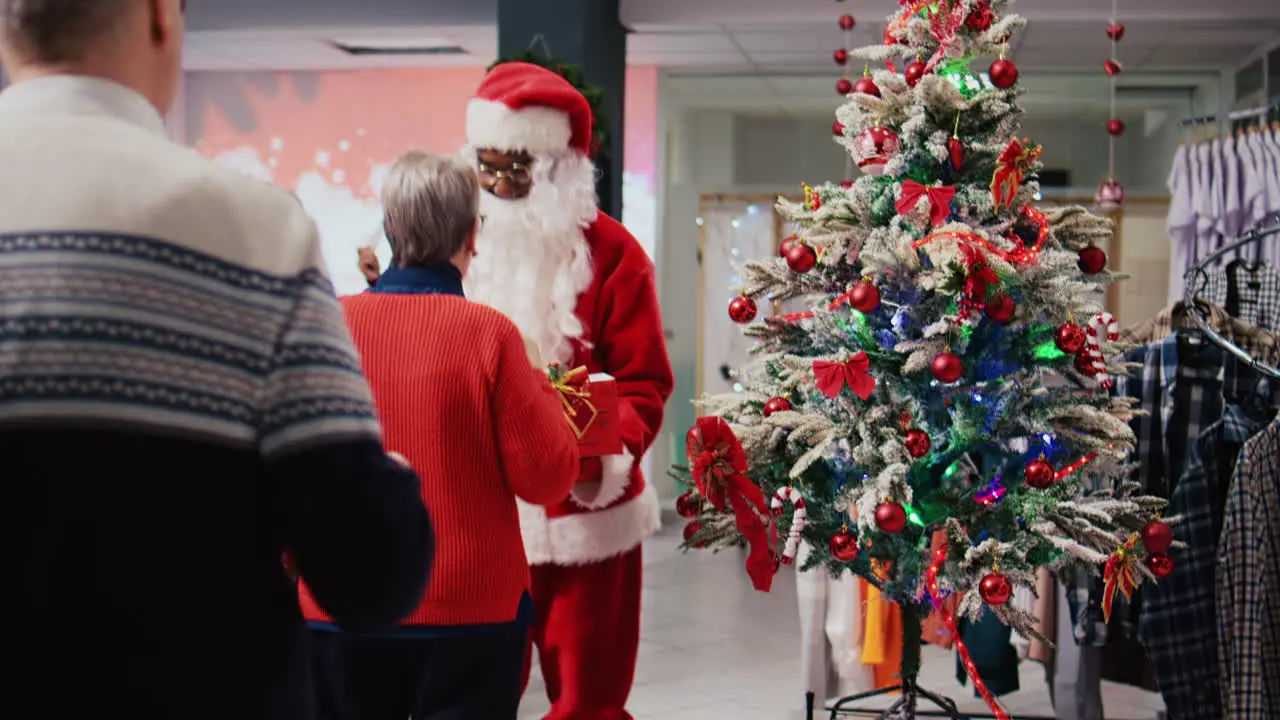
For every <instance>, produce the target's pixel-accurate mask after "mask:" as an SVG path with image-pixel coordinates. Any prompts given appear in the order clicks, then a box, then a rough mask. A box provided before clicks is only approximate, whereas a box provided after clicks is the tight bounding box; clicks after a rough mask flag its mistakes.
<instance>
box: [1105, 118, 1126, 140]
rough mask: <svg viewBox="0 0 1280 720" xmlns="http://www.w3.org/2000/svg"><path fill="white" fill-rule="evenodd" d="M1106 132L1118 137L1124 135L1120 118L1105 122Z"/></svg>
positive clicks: (1122, 122)
mask: <svg viewBox="0 0 1280 720" xmlns="http://www.w3.org/2000/svg"><path fill="white" fill-rule="evenodd" d="M1107 132H1108V133H1110V134H1112V135H1114V136H1116V137H1120V136H1121V135H1123V134H1124V121H1123V120H1121V119H1120V118H1111V119H1110V120H1108V121H1107Z"/></svg>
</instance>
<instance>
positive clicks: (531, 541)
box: [516, 484, 662, 565]
mask: <svg viewBox="0 0 1280 720" xmlns="http://www.w3.org/2000/svg"><path fill="white" fill-rule="evenodd" d="M516 506H517V507H518V508H519V509H520V534H521V536H522V537H523V538H524V552H525V556H526V557H527V558H528V559H529V564H530V565H588V564H590V563H595V562H600V561H601V560H608V559H609V558H611V557H617V556H618V555H621V554H622V553H625V552H627V551H629V550H631V549H632V548H634V547H636V546H637V545H639V544H640V543H642V542H644V541H645V540H647V539H648V538H649V537H650V536H652V535H653V534H654V533H656V532H658V530H659V529H661V528H662V504H661V503H660V502H659V501H658V491H657V490H655V489H654V487H653V485H651V484H646V485H645V488H644V490H643V491H641V493H640V494H639V495H637V496H636V497H634V498H632V499H630V500H628V501H626V502H624V503H622V504H621V505H618V506H616V507H611V508H609V509H607V510H595V511H593V512H584V513H578V514H576V515H565V516H563V517H558V518H548V517H547V511H546V510H544V509H543V508H541V507H539V506H537V505H530V504H529V503H526V502H524V501H522V500H520V499H517V500H516Z"/></svg>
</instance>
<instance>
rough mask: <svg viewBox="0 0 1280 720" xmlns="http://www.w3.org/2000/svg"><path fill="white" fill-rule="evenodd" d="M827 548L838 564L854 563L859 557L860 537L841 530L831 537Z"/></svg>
mask: <svg viewBox="0 0 1280 720" xmlns="http://www.w3.org/2000/svg"><path fill="white" fill-rule="evenodd" d="M827 547H828V548H829V549H830V550H831V557H833V558H835V559H836V560H837V561H838V562H842V563H847V562H853V561H854V560H856V559H857V557H858V536H857V535H854V534H853V533H851V532H849V531H848V530H841V531H840V532H838V533H836V534H835V535H832V536H831V541H830V542H828V543H827Z"/></svg>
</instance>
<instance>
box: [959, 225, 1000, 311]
mask: <svg viewBox="0 0 1280 720" xmlns="http://www.w3.org/2000/svg"><path fill="white" fill-rule="evenodd" d="M956 247H958V248H959V249H960V254H961V255H963V256H964V265H965V278H964V297H963V298H962V299H961V300H960V317H961V319H963V318H966V317H968V316H969V313H970V312H971V311H974V310H981V309H982V308H983V307H984V306H985V305H986V304H987V291H988V289H989V288H990V287H991V286H992V285H999V284H1000V276H999V275H997V274H996V271H995V270H993V269H991V266H990V265H988V264H987V256H986V255H984V254H983V252H982V251H981V250H979V249H978V248H976V247H974V246H972V245H969V244H968V243H959V244H958V245H956Z"/></svg>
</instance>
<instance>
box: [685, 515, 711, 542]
mask: <svg viewBox="0 0 1280 720" xmlns="http://www.w3.org/2000/svg"><path fill="white" fill-rule="evenodd" d="M701 530H702V523H700V522H698V521H697V520H690V521H689V522H687V523H685V525H684V541H685V543H686V544H688V545H689V547H694V548H704V547H706V546H707V543H706V541H703V540H699V541H698V542H694V541H693V538H694V537H695V536H696V535H697V534H698V532H699V531H701Z"/></svg>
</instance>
